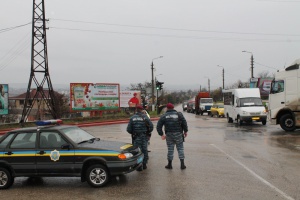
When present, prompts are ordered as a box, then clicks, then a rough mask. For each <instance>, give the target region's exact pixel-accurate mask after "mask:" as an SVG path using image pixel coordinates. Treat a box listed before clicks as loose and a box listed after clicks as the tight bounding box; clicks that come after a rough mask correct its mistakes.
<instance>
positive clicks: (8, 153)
mask: <svg viewBox="0 0 300 200" xmlns="http://www.w3.org/2000/svg"><path fill="white" fill-rule="evenodd" d="M12 154H14V153H13V152H7V153H5V155H12Z"/></svg>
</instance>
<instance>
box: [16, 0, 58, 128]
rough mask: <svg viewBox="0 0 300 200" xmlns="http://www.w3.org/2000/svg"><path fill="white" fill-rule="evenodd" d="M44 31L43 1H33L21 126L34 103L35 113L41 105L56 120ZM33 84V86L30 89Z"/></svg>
mask: <svg viewBox="0 0 300 200" xmlns="http://www.w3.org/2000/svg"><path fill="white" fill-rule="evenodd" d="M46 29H47V28H46V19H45V4H44V0H33V14H32V43H31V72H30V78H29V83H28V87H27V93H26V99H25V102H24V107H23V112H22V118H21V121H20V123H21V124H22V125H23V123H24V122H26V120H27V118H28V116H29V114H30V112H31V110H32V108H33V106H34V105H35V103H36V104H37V107H38V110H37V113H40V110H39V109H40V108H41V105H42V107H43V106H44V105H43V104H46V106H47V108H48V110H49V112H50V114H51V115H52V117H53V118H54V119H57V112H56V107H55V96H54V90H53V87H52V83H51V79H50V74H49V68H48V54H47V37H46ZM33 84H35V86H33V87H32V85H33ZM45 86H46V87H45ZM32 89H35V90H32ZM33 91H34V92H33ZM39 118H41V116H39Z"/></svg>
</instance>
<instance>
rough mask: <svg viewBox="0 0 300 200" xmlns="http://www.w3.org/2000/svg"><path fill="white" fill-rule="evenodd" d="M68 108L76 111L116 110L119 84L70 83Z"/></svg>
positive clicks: (118, 104)
mask: <svg viewBox="0 0 300 200" xmlns="http://www.w3.org/2000/svg"><path fill="white" fill-rule="evenodd" d="M70 101H71V103H70V109H71V111H73V112H76V111H104V110H118V109H119V107H120V85H119V84H117V83H70Z"/></svg>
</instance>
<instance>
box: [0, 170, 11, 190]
mask: <svg viewBox="0 0 300 200" xmlns="http://www.w3.org/2000/svg"><path fill="white" fill-rule="evenodd" d="M13 182H14V177H12V176H11V174H10V172H9V171H8V170H7V169H5V168H3V167H0V190H2V189H7V188H9V187H10V186H11V185H12V184H13Z"/></svg>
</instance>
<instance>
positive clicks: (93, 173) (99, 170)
mask: <svg viewBox="0 0 300 200" xmlns="http://www.w3.org/2000/svg"><path fill="white" fill-rule="evenodd" d="M86 180H87V182H88V184H89V185H90V186H92V187H103V186H104V185H106V183H107V182H108V181H109V173H108V170H107V168H106V167H105V166H103V165H101V164H97V165H92V166H90V167H89V168H88V169H87V171H86Z"/></svg>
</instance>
